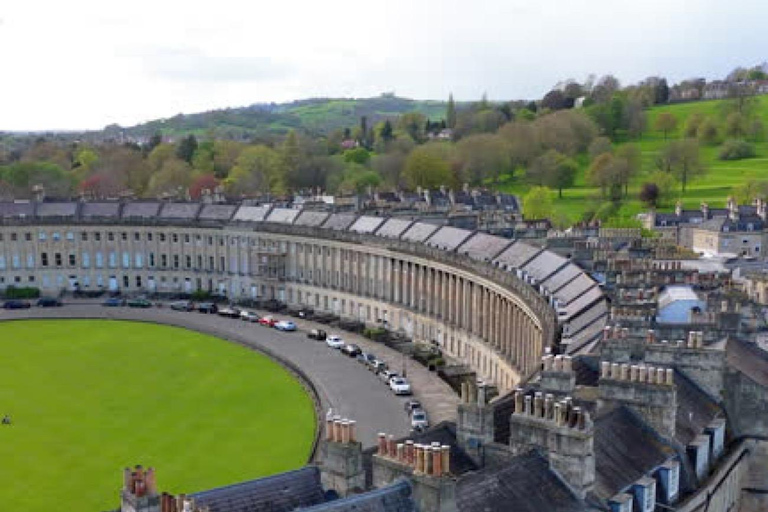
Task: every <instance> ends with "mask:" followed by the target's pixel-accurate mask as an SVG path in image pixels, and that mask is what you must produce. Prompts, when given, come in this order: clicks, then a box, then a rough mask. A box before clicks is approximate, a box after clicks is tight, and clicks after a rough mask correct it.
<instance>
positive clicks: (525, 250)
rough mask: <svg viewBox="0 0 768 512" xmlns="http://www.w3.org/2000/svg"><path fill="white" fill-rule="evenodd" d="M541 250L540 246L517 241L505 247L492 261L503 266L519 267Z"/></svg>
mask: <svg viewBox="0 0 768 512" xmlns="http://www.w3.org/2000/svg"><path fill="white" fill-rule="evenodd" d="M541 251H542V249H541V248H540V247H535V246H533V245H529V244H526V243H525V242H520V241H517V242H515V243H514V244H512V245H510V246H509V247H507V249H506V250H505V251H504V252H502V253H501V254H499V255H498V256H496V258H494V260H493V262H494V263H495V264H497V265H499V266H503V267H509V268H520V266H522V265H525V264H526V263H527V262H528V261H530V260H531V258H533V257H534V256H536V254H538V253H540V252H541Z"/></svg>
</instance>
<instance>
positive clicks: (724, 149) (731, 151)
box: [717, 140, 755, 160]
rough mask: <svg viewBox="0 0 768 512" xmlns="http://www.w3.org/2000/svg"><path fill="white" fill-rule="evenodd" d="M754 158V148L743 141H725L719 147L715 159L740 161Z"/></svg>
mask: <svg viewBox="0 0 768 512" xmlns="http://www.w3.org/2000/svg"><path fill="white" fill-rule="evenodd" d="M754 156H755V147H754V146H753V145H752V144H750V143H749V142H746V141H743V140H727V141H725V142H723V144H722V145H721V146H720V150H719V151H718V153H717V158H719V159H720V160H742V159H744V158H752V157H754Z"/></svg>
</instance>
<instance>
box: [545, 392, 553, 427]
mask: <svg viewBox="0 0 768 512" xmlns="http://www.w3.org/2000/svg"><path fill="white" fill-rule="evenodd" d="M554 401H555V397H554V396H553V395H552V394H550V393H547V394H546V396H545V397H544V418H545V419H547V420H551V419H553V418H552V414H553V412H554V408H553V407H552V406H553V404H554Z"/></svg>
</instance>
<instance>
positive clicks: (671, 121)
mask: <svg viewBox="0 0 768 512" xmlns="http://www.w3.org/2000/svg"><path fill="white" fill-rule="evenodd" d="M653 126H654V128H655V129H656V130H658V131H660V132H663V133H664V140H667V135H668V134H669V132H671V131H674V130H675V128H677V117H676V116H675V115H674V114H673V113H671V112H666V111H665V112H661V113H660V114H659V115H658V116H657V117H656V122H655V123H654V124H653Z"/></svg>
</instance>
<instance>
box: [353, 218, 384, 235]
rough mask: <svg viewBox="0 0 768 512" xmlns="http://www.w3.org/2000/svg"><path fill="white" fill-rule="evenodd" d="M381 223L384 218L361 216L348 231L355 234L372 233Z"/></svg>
mask: <svg viewBox="0 0 768 512" xmlns="http://www.w3.org/2000/svg"><path fill="white" fill-rule="evenodd" d="M382 222H384V217H373V216H371V215H362V216H361V217H359V218H358V219H357V220H356V221H355V223H354V224H352V225H351V226H350V227H349V230H350V231H353V232H355V233H373V232H374V231H376V228H378V227H379V226H380V225H381V223H382Z"/></svg>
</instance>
